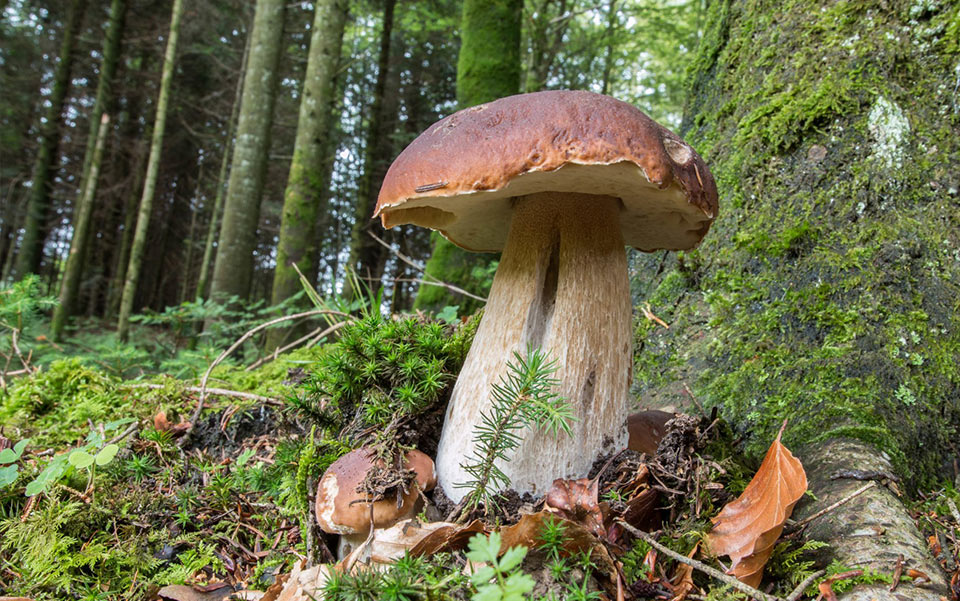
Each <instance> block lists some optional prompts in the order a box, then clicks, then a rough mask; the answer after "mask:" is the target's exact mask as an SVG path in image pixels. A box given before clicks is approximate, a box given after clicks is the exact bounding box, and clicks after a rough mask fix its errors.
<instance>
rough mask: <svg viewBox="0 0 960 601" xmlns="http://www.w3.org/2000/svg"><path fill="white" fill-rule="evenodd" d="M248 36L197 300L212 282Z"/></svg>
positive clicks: (219, 175)
mask: <svg viewBox="0 0 960 601" xmlns="http://www.w3.org/2000/svg"><path fill="white" fill-rule="evenodd" d="M252 39H253V38H252V36H249V35H248V36H247V40H246V43H244V46H243V58H242V59H241V60H240V75H239V76H237V87H236V90H235V92H234V95H233V105H232V108H231V109H230V121H229V122H228V123H227V135H226V137H225V138H224V140H223V156H222V157H220V171H219V172H218V174H217V194H216V196H215V197H214V201H213V210H212V211H210V223H209V225H208V226H207V238H206V241H205V242H204V244H203V259H201V260H200V277H198V278H197V297H196V300H197V301H202V300H203V299H205V298H207V293H208V289H209V284H210V279H209V278H210V268H211V267H212V266H213V265H212V263H213V251H214V248H213V243H214V242H215V241H216V235H217V234H218V233H219V232H220V215H221V214H222V213H223V199H224V196H225V194H226V191H227V173H228V170H229V167H230V155H231V154H232V150H233V136H234V134H235V133H236V131H237V119H238V118H239V115H240V100H241V98H242V96H243V77H244V73H246V70H247V59H248V58H249V57H250V41H251V40H252Z"/></svg>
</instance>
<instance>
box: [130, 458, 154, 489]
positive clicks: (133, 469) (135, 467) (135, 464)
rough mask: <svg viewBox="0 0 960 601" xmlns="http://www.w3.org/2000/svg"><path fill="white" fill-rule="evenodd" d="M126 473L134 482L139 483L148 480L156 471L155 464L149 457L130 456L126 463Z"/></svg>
mask: <svg viewBox="0 0 960 601" xmlns="http://www.w3.org/2000/svg"><path fill="white" fill-rule="evenodd" d="M126 468H127V471H128V472H130V475H131V476H133V480H134V482H137V483H140V482H143V480H144V479H146V478H149V477H150V475H151V474H152V473H154V472H155V471H157V462H156V460H155V459H154V458H153V457H151V456H150V455H138V454H136V453H134V454H132V455H130V458H129V459H127V461H126Z"/></svg>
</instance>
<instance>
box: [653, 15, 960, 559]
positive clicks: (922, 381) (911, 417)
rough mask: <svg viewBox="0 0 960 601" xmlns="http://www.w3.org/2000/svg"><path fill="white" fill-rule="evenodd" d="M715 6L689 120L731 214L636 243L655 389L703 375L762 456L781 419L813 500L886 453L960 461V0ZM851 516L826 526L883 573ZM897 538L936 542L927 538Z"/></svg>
mask: <svg viewBox="0 0 960 601" xmlns="http://www.w3.org/2000/svg"><path fill="white" fill-rule="evenodd" d="M708 23H709V26H708V28H707V30H706V32H705V34H704V38H703V41H702V44H701V48H700V49H699V52H698V57H697V59H696V60H695V62H694V65H693V70H692V77H693V79H692V83H693V89H692V93H691V96H690V99H689V103H688V107H687V111H686V119H685V121H686V137H687V140H688V141H689V142H690V143H691V144H692V145H693V146H694V147H695V148H697V150H698V151H700V153H701V154H702V155H703V156H704V157H705V158H706V159H707V161H708V163H710V164H711V168H712V170H713V173H714V175H715V176H716V179H717V186H718V188H719V191H720V195H721V202H720V206H721V210H720V218H719V219H718V220H717V221H716V223H715V225H714V228H713V230H712V231H711V232H710V235H709V236H708V237H707V238H706V240H705V241H704V243H703V245H702V246H701V247H700V249H699V250H698V251H696V252H690V253H685V254H683V255H682V256H680V257H678V258H669V257H668V258H664V257H662V256H660V255H656V256H650V257H647V258H646V259H642V260H641V261H639V263H640V264H641V265H645V266H646V267H647V268H648V273H656V272H657V270H656V267H655V265H658V264H660V265H661V266H665V267H664V268H662V270H661V271H660V272H659V273H660V275H659V276H658V277H657V278H656V280H655V281H653V282H652V283H651V284H650V285H649V286H648V287H647V288H646V290H644V296H645V297H646V298H645V299H644V300H645V301H647V302H649V303H650V305H651V308H652V310H653V312H654V313H655V314H656V315H658V316H659V317H660V318H662V319H664V320H666V321H667V322H669V323H670V329H669V330H666V329H664V328H661V327H659V326H657V325H656V324H654V323H652V322H646V321H642V322H640V325H639V329H638V340H639V344H638V348H637V351H638V355H637V365H638V374H637V376H638V382H639V384H640V388H641V392H642V393H643V394H644V395H645V396H646V397H647V398H653V397H654V396H657V397H659V399H660V401H661V402H664V401H666V403H671V402H676V401H677V400H679V398H680V397H681V395H676V394H675V393H673V392H672V391H676V390H682V386H680V384H682V383H683V382H684V381H687V382H689V384H690V385H691V387H692V388H693V390H694V392H695V393H696V394H697V395H698V397H700V398H701V399H702V400H704V401H706V402H707V403H708V404H710V405H716V406H720V407H721V411H722V415H723V416H724V417H726V418H727V419H728V420H730V421H731V422H733V423H736V424H738V427H739V428H740V429H741V431H742V433H743V434H744V435H745V437H746V440H747V443H748V450H749V451H750V452H751V453H752V454H753V455H755V456H757V457H759V456H760V455H761V454H762V450H763V449H766V447H767V445H769V443H770V441H771V440H772V439H773V437H774V435H775V433H776V430H777V428H778V427H779V425H780V424H781V422H782V421H783V420H784V419H785V418H789V419H790V425H789V427H788V428H787V431H786V434H785V436H784V443H785V444H787V445H788V446H789V447H791V448H792V449H793V450H794V451H796V452H797V456H798V457H799V458H800V459H801V461H804V463H805V464H807V465H808V466H809V467H808V470H809V472H810V477H811V481H812V482H813V485H812V489H813V492H814V493H815V494H816V495H817V496H818V498H819V499H820V500H819V501H817V502H816V503H815V504H813V505H812V506H811V507H810V508H809V511H810V512H813V511H815V510H816V509H818V508H819V507H822V506H824V505H825V504H826V503H828V502H829V499H834V500H835V499H836V496H837V494H839V493H834V492H833V491H832V489H831V488H830V487H829V486H828V485H827V484H826V483H825V482H824V480H823V477H824V476H825V474H823V473H822V472H823V471H824V470H832V469H835V468H837V467H844V468H847V469H871V465H872V462H871V459H876V458H877V457H889V464H890V465H891V466H892V469H893V470H894V471H895V472H897V473H899V474H900V475H901V476H903V477H904V478H905V483H906V486H907V488H908V489H910V488H912V487H914V486H919V485H926V486H929V485H933V484H934V483H935V482H936V480H937V479H938V478H942V477H943V476H944V475H945V474H951V476H952V468H949V469H948V468H947V466H948V462H947V461H946V460H947V458H949V457H951V454H953V455H955V453H956V446H955V445H956V442H955V441H956V439H957V438H956V432H957V424H958V417H960V373H958V371H957V370H956V365H957V364H958V363H960V305H958V303H957V298H960V235H958V232H960V201H958V196H957V188H958V182H960V167H958V165H960V139H958V137H957V136H956V133H955V132H956V129H957V127H958V124H960V105H958V102H960V98H958V97H957V96H956V95H955V94H953V92H952V90H953V87H952V86H953V85H954V83H955V81H956V72H955V69H956V67H957V64H958V56H960V55H958V51H960V7H958V6H957V5H955V4H954V5H935V6H934V5H928V4H924V3H915V2H907V1H896V0H895V1H892V2H891V1H889V0H888V1H879V0H878V1H876V2H857V3H853V2H845V1H832V2H827V3H822V2H813V1H810V0H790V1H788V2H745V1H739V0H715V1H714V2H712V3H711V4H710V5H709V16H708ZM671 397H673V398H671ZM841 442H843V443H844V444H840V443H841ZM824 445H830V446H828V447H825V446H824ZM825 448H828V449H830V451H829V459H830V466H829V467H825V465H826V464H823V465H821V464H818V461H821V460H822V459H823V458H822V455H823V453H824V452H825V451H824V449H825ZM863 449H868V451H867V452H864V451H863ZM862 503H876V504H878V507H877V508H876V509H878V511H879V512H880V513H883V512H887V513H889V514H890V515H894V514H895V513H896V512H897V511H900V512H902V511H903V510H902V508H900V507H899V504H898V503H897V502H895V499H893V498H891V497H889V496H887V497H885V498H883V499H880V498H876V499H874V498H872V497H867V498H865V499H864V500H863V501H862ZM879 506H882V507H879ZM853 507H854V508H857V507H860V505H857V504H854V505H853ZM851 515H856V514H851ZM869 515H871V516H872V515H878V513H877V512H874V511H873V509H871V510H870V514H869ZM863 517H864V519H867V517H868V514H866V513H865V514H863ZM901 517H903V516H902V515H901ZM870 519H873V518H872V517H871V518H870ZM883 519H884V520H886V519H887V518H883ZM901 521H902V520H901ZM891 523H892V522H891ZM859 528H860V525H859V524H858V523H857V520H856V519H852V520H846V521H844V520H837V521H835V522H833V523H832V526H831V527H829V528H825V529H824V530H823V532H822V534H821V536H823V537H824V538H825V539H826V540H827V542H830V543H832V545H833V547H832V552H833V553H834V554H835V555H836V556H837V557H838V558H839V559H840V560H841V561H844V562H845V563H847V564H848V565H859V564H861V563H864V564H866V565H870V566H872V567H876V568H882V569H883V570H885V571H888V572H889V570H890V568H891V565H887V564H886V561H887V560H888V559H889V558H878V556H877V555H875V554H872V553H870V552H867V551H864V550H863V549H864V547H861V546H860V545H859V544H858V541H862V540H866V537H862V536H858V535H857V532H858V529H859ZM911 536H913V535H911ZM908 538H909V537H908ZM891 544H894V543H892V542H891ZM895 544H896V545H897V546H899V547H900V550H901V551H903V552H904V554H905V555H908V560H910V561H913V562H917V563H919V562H921V561H924V558H923V557H922V555H923V554H924V552H925V545H924V544H923V541H917V540H913V541H912V542H909V541H907V540H906V539H905V538H904V539H900V540H899V542H897V543H895Z"/></svg>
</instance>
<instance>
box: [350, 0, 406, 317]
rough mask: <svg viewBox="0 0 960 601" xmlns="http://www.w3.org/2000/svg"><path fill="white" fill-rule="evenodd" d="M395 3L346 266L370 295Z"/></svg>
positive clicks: (387, 21)
mask: <svg viewBox="0 0 960 601" xmlns="http://www.w3.org/2000/svg"><path fill="white" fill-rule="evenodd" d="M395 6H396V0H384V3H383V26H382V28H381V30H380V54H379V58H378V59H377V81H376V83H375V84H374V88H373V102H372V103H371V106H370V123H369V125H368V126H367V140H366V145H365V149H364V152H365V156H364V165H363V175H362V176H361V178H360V181H359V182H358V186H357V188H358V189H357V206H356V211H355V212H354V217H353V219H354V221H353V228H352V230H351V233H350V258H349V260H348V261H347V265H349V266H350V268H351V269H353V270H355V271H356V274H357V276H358V277H359V278H360V280H361V281H365V282H367V284H368V285H369V287H370V292H371V293H373V295H374V296H375V295H376V291H377V290H378V289H379V287H380V286H379V284H380V283H379V278H378V277H376V276H377V275H378V273H377V268H376V267H377V265H378V264H379V261H380V258H381V255H382V252H381V250H382V247H381V246H380V245H379V244H377V243H376V242H375V241H374V240H373V239H372V238H371V237H370V236H369V235H367V231H368V230H369V228H370V227H371V225H372V223H373V222H372V221H371V217H372V214H373V207H374V205H375V204H376V198H377V193H378V192H379V189H380V183H381V182H383V176H384V175H385V174H386V172H387V167H389V164H390V158H391V157H390V154H391V152H392V145H391V144H390V136H389V135H388V134H387V131H388V130H387V128H386V127H385V122H386V121H387V115H386V114H385V113H386V112H387V110H386V109H385V106H386V102H385V95H386V89H387V78H388V77H389V75H390V38H391V36H392V33H393V12H394V7H395ZM350 281H351V278H347V280H346V282H347V283H346V284H345V285H344V295H345V296H346V297H347V298H351V297H353V296H354V295H356V294H357V293H358V291H357V290H353V289H352V286H351V285H350Z"/></svg>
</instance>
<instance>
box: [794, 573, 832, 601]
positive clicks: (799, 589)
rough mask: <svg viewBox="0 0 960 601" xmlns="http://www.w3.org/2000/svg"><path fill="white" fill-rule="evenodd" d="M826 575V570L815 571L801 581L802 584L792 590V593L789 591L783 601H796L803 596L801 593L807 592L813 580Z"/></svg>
mask: <svg viewBox="0 0 960 601" xmlns="http://www.w3.org/2000/svg"><path fill="white" fill-rule="evenodd" d="M826 573H827V571H826V570H817V571H816V572H814V573H813V574H810V575H809V576H807V577H806V578H804V579H803V582H801V583H800V584H798V585H797V588H795V589H793V591H791V592H790V594H789V595H787V596H786V598H785V599H784V601H797V599H799V598H800V597H802V596H803V591H805V590H807V587H809V586H810V585H811V584H813V581H814V580H816V579H817V578H820V577H821V576H824V575H825V574H826Z"/></svg>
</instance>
